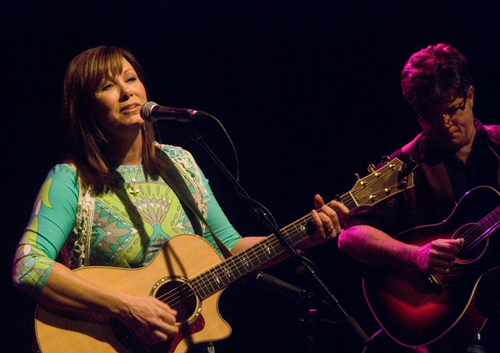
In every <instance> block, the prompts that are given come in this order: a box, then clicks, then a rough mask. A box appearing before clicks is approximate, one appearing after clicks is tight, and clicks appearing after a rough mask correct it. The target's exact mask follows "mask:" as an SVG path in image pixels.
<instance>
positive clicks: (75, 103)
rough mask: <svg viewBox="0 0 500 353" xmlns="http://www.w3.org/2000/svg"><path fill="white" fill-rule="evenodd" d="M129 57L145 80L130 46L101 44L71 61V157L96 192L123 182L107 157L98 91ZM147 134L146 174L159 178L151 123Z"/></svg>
mask: <svg viewBox="0 0 500 353" xmlns="http://www.w3.org/2000/svg"><path fill="white" fill-rule="evenodd" d="M123 58H124V59H125V60H127V61H128V62H129V63H130V64H131V65H132V67H133V68H134V70H135V71H136V73H137V76H138V78H139V80H141V82H142V83H143V84H144V74H143V70H142V68H141V66H140V64H139V63H138V62H137V60H136V59H135V57H134V56H133V55H132V54H131V53H130V52H129V51H128V50H126V49H123V48H118V47H111V46H99V47H96V48H93V49H89V50H86V51H84V52H82V53H81V54H79V55H78V56H76V57H75V58H74V59H73V60H72V61H71V62H70V63H69V65H68V68H67V70H66V75H65V77H64V86H63V98H62V119H63V123H64V124H66V125H67V129H68V132H69V134H68V136H67V137H68V141H67V142H68V143H67V145H68V153H69V159H70V160H71V162H73V163H74V164H75V165H76V167H77V171H78V174H79V176H80V178H81V180H82V182H83V185H84V186H88V187H91V188H92V190H93V191H94V193H95V194H96V195H98V194H100V193H102V192H104V191H108V190H116V188H117V187H118V186H119V184H120V179H119V178H118V175H117V173H116V172H115V169H116V167H117V166H114V165H112V162H111V161H109V160H107V158H106V155H105V153H104V152H105V150H106V148H107V146H108V140H107V139H106V136H105V134H104V133H103V130H102V129H101V127H100V123H99V121H98V116H97V114H96V109H95V107H96V105H95V103H96V92H97V89H98V87H99V84H100V83H101V81H102V80H103V79H105V78H106V77H107V76H108V75H109V74H111V75H112V76H115V75H118V74H120V73H121V72H122V66H123V61H122V59H123ZM141 130H142V135H143V145H142V164H143V167H144V171H145V173H146V175H148V176H150V177H152V178H154V179H156V178H157V177H158V175H159V171H160V170H161V168H162V164H161V161H160V160H159V159H158V158H156V156H155V153H154V150H155V147H154V144H153V142H154V140H155V136H154V129H153V126H152V125H151V124H150V123H147V122H146V123H144V124H143V125H142V127H141Z"/></svg>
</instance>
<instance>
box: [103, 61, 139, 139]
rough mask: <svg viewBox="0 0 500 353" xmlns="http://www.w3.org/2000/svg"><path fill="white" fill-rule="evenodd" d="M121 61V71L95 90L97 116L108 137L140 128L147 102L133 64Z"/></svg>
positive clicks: (106, 79)
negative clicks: (142, 113)
mask: <svg viewBox="0 0 500 353" xmlns="http://www.w3.org/2000/svg"><path fill="white" fill-rule="evenodd" d="M122 60H123V69H122V72H121V73H120V74H118V75H116V76H115V77H111V76H108V77H106V78H105V79H104V80H103V81H102V82H101V83H100V85H99V87H98V88H97V92H96V101H97V109H98V115H99V118H100V119H101V123H102V124H103V125H102V126H103V128H104V132H105V133H106V135H108V136H110V135H121V133H122V132H126V131H138V130H139V129H140V127H141V126H142V124H144V120H143V119H142V118H141V115H140V109H141V106H142V105H143V104H144V103H146V102H147V96H146V89H145V88H144V85H143V84H142V82H141V81H140V80H139V77H138V76H137V73H136V72H135V70H134V68H133V67H132V65H131V64H130V63H129V62H128V61H127V60H125V59H122Z"/></svg>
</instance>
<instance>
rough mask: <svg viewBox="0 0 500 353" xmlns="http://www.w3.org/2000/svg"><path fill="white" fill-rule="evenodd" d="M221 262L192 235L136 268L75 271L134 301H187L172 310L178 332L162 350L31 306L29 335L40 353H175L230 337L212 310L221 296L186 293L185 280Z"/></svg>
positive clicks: (114, 329)
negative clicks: (168, 297)
mask: <svg viewBox="0 0 500 353" xmlns="http://www.w3.org/2000/svg"><path fill="white" fill-rule="evenodd" d="M220 262H222V259H221V257H220V255H219V253H218V252H217V251H216V250H215V249H214V248H213V246H212V245H210V243H208V242H207V241H206V240H205V239H203V238H201V237H198V236H196V235H189V234H188V235H178V236H175V237H173V238H172V239H170V240H169V241H168V242H167V243H166V244H165V245H164V246H163V248H162V250H161V251H160V252H159V253H158V254H157V256H156V257H155V258H154V259H153V261H152V262H151V263H150V264H148V265H147V266H145V267H142V268H138V269H122V268H116V267H105V266H103V267H86V268H81V269H77V270H75V273H77V274H78V275H79V276H81V277H83V278H85V279H87V280H89V281H92V282H94V283H96V284H99V285H101V286H103V287H107V288H109V289H113V290H115V291H119V292H123V293H126V294H130V295H135V296H155V297H158V296H161V295H164V294H165V293H166V292H168V291H170V290H171V289H172V288H174V289H178V288H181V287H179V286H182V287H185V288H182V290H180V291H179V293H180V294H181V295H188V296H191V297H192V300H190V301H188V305H187V307H184V308H178V307H176V304H175V303H170V304H169V302H168V301H165V302H166V303H167V304H169V305H171V306H172V307H174V308H175V309H176V310H178V317H177V319H178V321H179V323H178V324H179V326H180V329H179V333H177V334H176V336H175V337H174V338H173V339H172V340H170V341H169V342H168V344H166V345H162V346H159V347H142V346H141V345H140V344H138V342H137V339H136V338H135V337H134V336H133V335H131V333H130V332H128V331H127V330H124V328H123V327H120V325H115V323H98V322H95V321H94V322H92V321H87V320H86V319H85V318H82V316H81V315H79V316H78V317H77V316H76V315H74V316H72V315H68V314H66V313H62V312H58V311H57V310H53V309H48V308H45V307H44V306H42V305H39V306H38V307H37V311H36V317H35V330H36V336H37V341H38V345H39V348H40V350H41V352H42V353H53V352H75V353H76V352H78V353H86V352H99V353H107V352H110V353H111V352H119V353H136V352H163V353H167V352H168V353H181V352H186V351H187V349H188V348H189V347H190V346H191V345H193V344H196V343H200V342H205V341H213V340H220V339H223V338H226V337H228V336H229V335H230V333H231V327H230V326H229V325H228V324H227V323H226V322H225V321H224V320H223V319H222V317H221V316H220V314H219V311H218V300H219V297H220V294H221V293H222V291H219V292H218V293H215V294H214V295H212V296H210V297H208V298H206V299H205V300H203V301H201V300H200V299H199V298H198V297H197V296H196V295H195V293H194V292H193V291H190V290H189V285H188V284H186V283H188V281H187V280H188V279H190V278H192V277H194V276H196V275H198V274H199V273H201V272H203V271H205V270H206V269H207V268H210V267H213V266H215V265H217V264H219V263H220Z"/></svg>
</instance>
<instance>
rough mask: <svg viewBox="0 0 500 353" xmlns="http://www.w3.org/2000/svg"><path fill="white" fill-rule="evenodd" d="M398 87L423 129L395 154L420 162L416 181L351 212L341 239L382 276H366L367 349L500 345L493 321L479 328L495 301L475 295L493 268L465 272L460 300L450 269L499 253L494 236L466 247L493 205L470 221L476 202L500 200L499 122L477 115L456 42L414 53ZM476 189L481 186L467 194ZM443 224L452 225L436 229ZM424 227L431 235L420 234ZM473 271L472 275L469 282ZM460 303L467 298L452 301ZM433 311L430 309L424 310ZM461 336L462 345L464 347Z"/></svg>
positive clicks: (342, 246)
mask: <svg viewBox="0 0 500 353" xmlns="http://www.w3.org/2000/svg"><path fill="white" fill-rule="evenodd" d="M401 85H402V91H403V95H404V97H405V98H406V100H407V101H408V102H409V103H410V104H411V106H412V107H413V108H414V110H415V111H416V112H417V114H418V122H419V124H420V126H421V127H422V130H423V131H422V132H421V133H420V134H419V135H418V136H417V137H416V138H415V139H414V140H413V141H411V142H410V143H408V144H407V145H405V146H404V147H403V148H401V149H399V150H397V151H395V152H394V153H393V154H392V155H391V157H399V158H400V159H402V160H403V161H405V162H409V161H414V162H416V163H417V167H416V169H415V170H414V183H415V187H414V188H412V189H411V190H407V191H406V192H405V193H404V196H405V197H400V198H397V199H392V200H391V201H390V202H386V203H380V204H378V205H377V207H363V208H360V209H358V210H357V211H355V212H353V213H352V214H351V217H350V219H349V220H348V224H347V225H346V228H347V229H346V230H345V231H344V232H343V233H342V234H341V235H340V237H339V247H340V249H341V250H342V251H344V252H346V253H348V254H350V255H351V256H353V257H354V258H356V259H358V260H360V261H361V262H363V263H365V264H368V265H371V266H372V267H371V269H373V267H374V266H377V269H376V270H374V271H375V272H376V273H377V276H382V277H381V278H377V279H376V280H373V279H372V278H371V277H366V276H365V279H364V289H365V295H366V297H367V300H368V304H369V306H370V309H371V310H372V312H373V313H374V315H375V317H376V319H377V321H378V322H379V323H380V325H381V327H382V329H383V330H382V331H381V334H380V335H378V337H376V338H374V339H373V345H372V346H371V347H370V348H369V349H367V350H368V351H370V352H379V351H380V352H398V351H404V352H409V351H419V352H420V351H424V352H427V351H428V352H450V353H452V352H455V353H459V352H463V351H466V352H496V351H497V350H498V347H499V346H498V338H496V337H498V334H496V335H491V337H490V336H488V335H487V332H488V330H489V329H490V328H489V327H488V326H489V325H490V324H491V323H492V321H494V320H488V322H487V323H486V326H484V328H483V324H484V323H485V322H486V317H488V316H490V318H491V313H492V312H494V310H493V304H494V303H492V301H491V300H489V299H487V300H482V301H481V302H480V301H479V299H480V297H481V298H482V297H483V296H485V295H486V294H484V295H483V294H481V295H480V291H479V289H480V288H481V287H482V286H481V285H479V284H478V286H477V288H478V291H477V292H476V286H475V284H476V283H479V279H480V277H481V276H482V275H483V274H484V273H486V272H488V273H489V272H491V271H489V270H490V269H491V270H493V269H494V267H495V266H491V265H490V267H489V268H487V269H484V268H483V269H482V270H481V271H482V272H480V273H477V274H476V277H475V278H474V279H473V281H472V283H470V284H467V285H465V284H464V283H465V282H467V281H465V279H463V280H462V282H460V283H461V285H462V286H463V287H464V288H467V287H470V288H469V289H466V290H465V291H469V293H466V294H465V297H467V299H463V297H464V295H461V296H458V295H457V296H455V293H456V292H457V293H458V292H459V290H457V291H456V292H453V291H452V290H451V289H450V286H448V284H447V283H448V281H449V280H450V279H451V277H452V275H453V277H460V273H459V272H460V271H463V270H465V269H466V268H467V265H468V264H469V263H474V262H476V263H477V262H478V261H476V259H477V258H482V260H481V261H483V260H484V259H485V258H487V257H489V255H490V254H491V253H494V250H495V249H494V243H493V241H491V242H489V243H488V244H485V243H484V242H483V243H482V244H483V247H482V250H481V251H480V252H479V253H478V254H475V255H474V256H473V257H471V258H469V257H468V256H465V255H464V254H463V251H464V250H463V249H465V248H466V247H468V243H467V241H468V239H467V237H468V234H469V233H473V231H472V229H473V228H474V227H473V226H472V224H475V222H477V221H480V220H481V218H482V217H484V216H486V215H487V214H488V212H489V211H491V210H487V211H486V212H485V214H484V215H482V214H481V215H479V216H477V217H476V218H478V219H474V218H472V219H469V220H467V223H466V224H461V221H462V220H463V219H465V218H467V217H469V214H470V213H471V212H472V211H471V209H474V208H475V207H472V206H476V205H477V206H478V207H479V205H481V204H482V203H483V201H484V200H483V199H484V198H485V197H488V198H489V197H490V196H491V198H493V199H494V200H493V201H492V203H493V204H495V203H496V205H499V204H500V203H499V202H498V201H499V200H500V199H497V198H498V194H497V192H496V191H495V190H499V189H500V187H499V186H500V179H499V178H500V174H499V143H500V126H499V125H495V126H485V125H482V124H481V123H480V122H479V121H478V120H476V119H475V118H474V116H473V112H472V108H473V104H474V87H473V86H472V85H471V80H470V76H469V71H468V68H467V60H466V58H465V56H464V55H462V54H461V53H460V52H459V51H458V50H457V49H455V48H454V47H452V46H450V45H446V44H437V45H434V46H429V47H427V48H425V49H422V50H420V51H418V52H416V53H414V54H413V55H412V56H411V57H410V58H409V60H408V61H407V63H406V64H405V66H404V69H403V71H402V76H401ZM477 187H480V189H479V190H480V191H479V192H477V191H474V192H472V193H471V195H467V192H468V191H469V190H472V189H474V188H477ZM483 193H484V195H487V196H484V195H483ZM478 194H479V195H480V196H479V197H478V199H477V200H476V201H478V202H475V203H473V204H472V206H471V207H467V209H466V210H461V209H459V208H460V204H462V202H459V201H460V200H461V199H462V198H467V199H470V198H472V197H473V196H474V195H476V196H475V197H477V195H478ZM400 195H402V194H400ZM464 195H466V196H465V197H464ZM469 201H470V200H467V201H464V202H463V203H466V202H469ZM457 202H459V204H458V206H457ZM469 204H470V202H469V203H468V205H469ZM455 207H457V208H456V209H455ZM453 214H455V216H453ZM457 214H460V215H461V216H459V217H458V218H460V219H459V220H458V222H457V223H458V224H457V225H456V227H454V228H453V229H455V230H456V231H454V230H450V229H449V228H450V227H449V226H448V225H449V224H450V223H452V221H453V220H455V219H456V218H457V216H456V215H457ZM450 215H452V216H450ZM488 217H489V216H488ZM443 220H445V221H443ZM432 224H434V225H436V226H435V227H428V228H423V229H421V228H417V229H418V233H419V236H418V237H415V236H414V235H411V236H410V237H405V236H402V237H400V236H396V235H398V234H400V233H401V232H402V231H407V230H409V229H411V228H414V227H420V226H423V225H432ZM445 225H446V227H445ZM477 227H480V226H477ZM442 228H446V231H441V232H435V231H434V230H435V229H442ZM495 229H496V228H495ZM426 231H427V232H426ZM428 233H432V236H428V237H425V236H423V234H428ZM436 233H437V235H436ZM439 233H441V235H439ZM482 237H486V235H484V234H483V235H482ZM481 239H483V238H478V239H476V240H477V241H478V242H480V241H481ZM491 240H493V239H491ZM495 255H496V254H495ZM493 258H495V256H493ZM386 270H390V272H393V273H392V274H390V275H389V277H393V278H394V279H393V278H391V279H388V277H387V276H385V275H380V273H385V271H386ZM405 271H406V272H405ZM401 273H403V274H406V275H407V277H408V278H404V275H400V274H401ZM462 276H463V275H462ZM472 277H473V276H472V275H467V279H469V278H472ZM489 278H490V277H489ZM490 279H491V278H490ZM476 280H478V281H477V282H476ZM414 281H415V282H414ZM417 282H418V283H417ZM469 282H471V281H469ZM469 282H467V283H469ZM488 283H490V282H488ZM491 283H493V284H494V283H496V282H495V281H494V280H493V281H491ZM374 287H376V288H374ZM391 287H393V288H394V291H392V289H391ZM488 287H490V289H491V286H489V285H488ZM404 290H405V291H406V292H403V291H404ZM476 294H477V295H476ZM457 298H460V299H457ZM469 299H470V300H469ZM462 302H463V305H461V304H459V305H458V306H459V307H458V308H457V307H454V306H457V303H462ZM469 309H470V310H472V311H474V312H475V313H476V314H477V315H478V316H480V318H479V319H477V320H476V321H474V320H472V322H473V323H474V324H471V323H470V322H469V321H467V324H464V325H463V326H465V327H466V329H464V330H462V326H461V325H460V324H461V323H460V321H461V319H462V318H465V317H468V316H467V315H466V312H467V311H468V310H469ZM436 312H437V313H438V318H436V321H441V322H442V327H444V328H443V329H442V330H441V331H442V332H431V331H432V330H433V328H435V327H436V325H437V324H436V323H435V322H433V320H432V319H431V317H432V313H436ZM427 313H428V315H429V316H425V315H427ZM422 315H424V316H422ZM438 326H439V325H438ZM467 329H470V331H471V332H467ZM419 330H420V331H419ZM479 331H481V333H480V334H479ZM493 332H494V331H493ZM388 336H389V337H390V338H392V340H391V339H389V338H388ZM460 340H463V341H464V342H463V343H460V344H458V343H457V342H458V341H460ZM495 340H496V341H495ZM495 349H496V350H495Z"/></svg>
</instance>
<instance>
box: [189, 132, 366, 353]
mask: <svg viewBox="0 0 500 353" xmlns="http://www.w3.org/2000/svg"><path fill="white" fill-rule="evenodd" d="M190 125H191V124H190ZM190 135H191V139H192V140H193V141H194V142H196V143H197V144H198V145H199V146H201V147H202V148H203V150H204V151H205V152H206V153H207V154H208V155H209V156H210V158H211V159H212V160H213V161H214V162H215V164H216V165H217V166H218V167H219V168H220V170H221V171H222V172H223V173H224V174H225V175H226V177H227V178H228V179H229V180H230V181H231V183H232V184H233V185H234V186H235V188H236V191H237V193H238V194H239V195H240V196H242V197H244V198H245V199H246V200H247V201H248V202H250V204H251V206H252V207H253V208H254V210H255V211H256V212H255V213H256V215H257V217H258V218H259V219H260V220H261V221H262V223H263V224H264V225H265V226H267V228H268V229H269V230H270V231H271V232H272V233H274V234H275V235H276V237H277V238H278V239H279V241H280V243H281V245H282V246H283V248H284V249H285V250H286V251H287V252H288V253H289V254H290V256H291V257H292V258H293V259H294V260H295V261H296V262H297V263H298V264H299V268H301V272H302V274H303V275H304V276H305V277H306V278H308V279H309V280H310V282H311V283H312V284H313V286H314V288H315V289H316V290H317V291H318V292H319V293H321V295H322V296H323V297H324V298H325V299H324V300H323V301H322V304H324V305H327V306H328V307H330V308H331V309H332V310H333V311H334V312H335V313H336V314H337V315H338V316H339V318H340V323H343V324H344V325H345V326H346V327H347V328H348V329H349V330H350V333H351V334H352V335H353V336H354V337H355V338H356V339H358V340H359V342H360V343H363V344H364V345H365V346H367V345H368V344H369V342H370V337H368V335H367V334H366V333H365V332H364V331H363V329H362V328H361V327H360V326H359V324H358V323H357V322H356V320H355V319H354V318H353V317H352V316H349V315H348V314H347V313H346V311H345V310H344V309H343V308H342V307H341V305H340V303H339V301H338V300H337V298H336V297H335V296H334V295H333V294H332V293H331V292H330V291H329V290H328V288H327V286H326V285H325V284H324V283H323V281H322V280H321V278H320V277H319V276H318V274H317V273H316V271H315V270H314V269H313V267H312V266H311V265H310V261H309V260H308V259H305V258H304V257H302V256H301V255H300V254H299V253H297V251H296V250H295V249H294V248H293V246H292V245H291V244H290V243H289V242H288V241H287V239H286V238H285V237H284V236H283V234H282V233H281V231H280V230H279V229H278V227H277V226H276V225H275V223H274V222H273V221H272V220H271V218H270V217H269V215H268V214H267V212H266V211H265V210H264V209H263V207H261V205H259V204H258V203H257V202H255V201H254V200H253V199H252V198H250V196H249V195H248V193H247V192H246V191H245V190H244V189H243V187H242V186H241V185H240V183H239V182H238V181H237V180H236V179H235V178H234V176H233V175H232V174H231V173H230V172H229V170H228V169H227V168H226V166H225V165H224V164H223V163H222V162H221V161H220V159H219V158H218V157H217V155H216V154H215V153H214V152H213V151H212V149H211V148H210V147H209V146H208V145H207V144H206V142H205V141H204V140H203V136H202V135H201V134H199V133H197V132H195V131H194V130H193V129H191V131H190Z"/></svg>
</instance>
